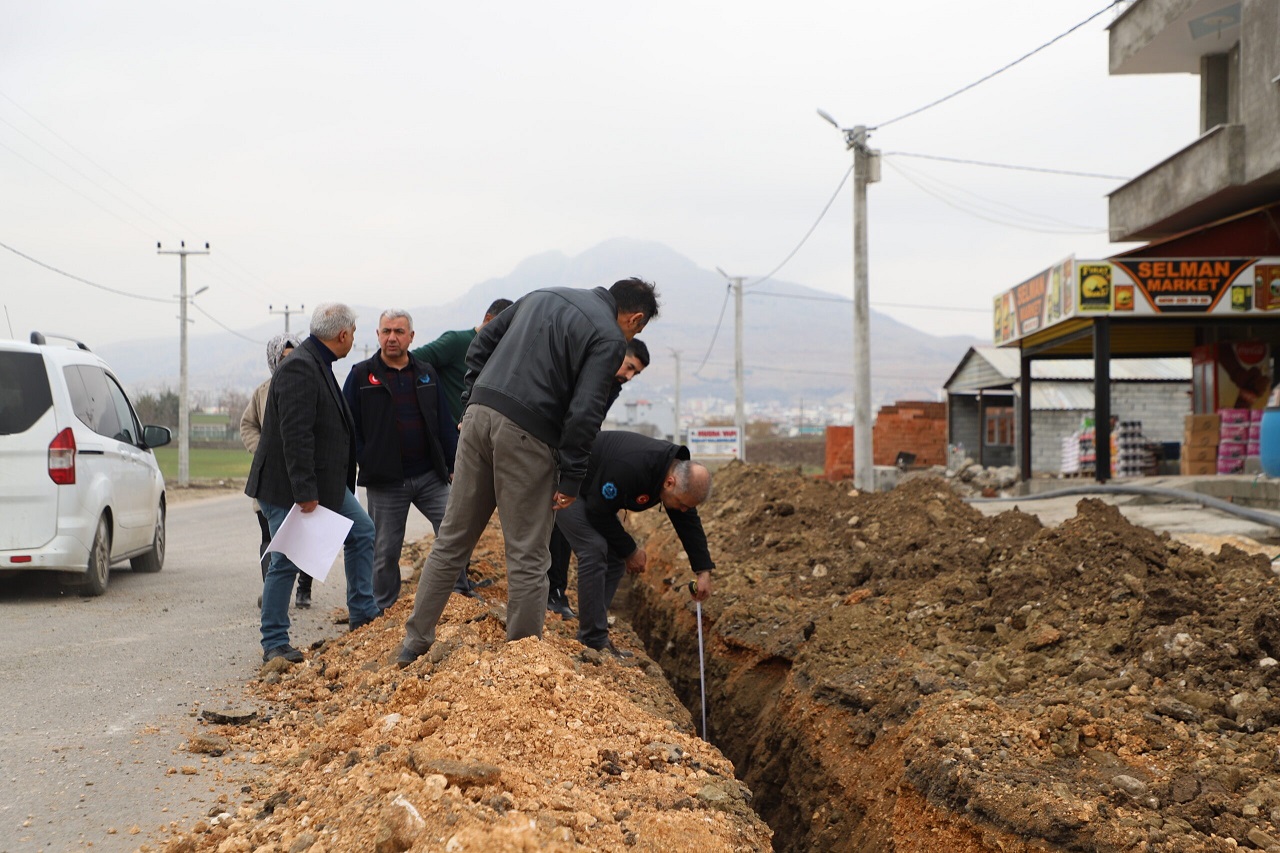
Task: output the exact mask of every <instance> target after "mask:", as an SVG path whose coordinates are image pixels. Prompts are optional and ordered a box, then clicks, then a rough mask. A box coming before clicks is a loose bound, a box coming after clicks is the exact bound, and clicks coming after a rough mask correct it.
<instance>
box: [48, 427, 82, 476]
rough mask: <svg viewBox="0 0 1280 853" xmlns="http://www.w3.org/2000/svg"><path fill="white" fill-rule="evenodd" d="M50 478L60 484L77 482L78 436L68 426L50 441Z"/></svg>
mask: <svg viewBox="0 0 1280 853" xmlns="http://www.w3.org/2000/svg"><path fill="white" fill-rule="evenodd" d="M49 479H50V480H53V482H55V483H57V484H58V485H59V486H73V485H75V482H76V437H75V434H74V433H72V432H71V427H67V428H66V429H64V430H63V431H62V432H60V433H58V435H57V436H56V437H55V438H54V439H53V441H51V442H49Z"/></svg>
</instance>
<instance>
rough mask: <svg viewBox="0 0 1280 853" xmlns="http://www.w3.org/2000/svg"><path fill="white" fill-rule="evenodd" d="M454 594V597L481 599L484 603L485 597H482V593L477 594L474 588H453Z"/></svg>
mask: <svg viewBox="0 0 1280 853" xmlns="http://www.w3.org/2000/svg"><path fill="white" fill-rule="evenodd" d="M453 594H454V595H465V596H466V597H467V598H478V599H480V600H481V601H484V596H483V595H481V594H480V593H478V592H476V589H475V587H472V588H471V589H458V588H457V587H456V586H455V587H454V588H453Z"/></svg>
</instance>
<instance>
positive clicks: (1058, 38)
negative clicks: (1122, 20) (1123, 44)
mask: <svg viewBox="0 0 1280 853" xmlns="http://www.w3.org/2000/svg"><path fill="white" fill-rule="evenodd" d="M1121 1H1122V0H1112V2H1110V3H1108V4H1107V5H1106V6H1105V7H1103V8H1102V9H1099V10H1098V11H1097V12H1094V13H1093V14H1092V15H1090V16H1089V17H1087V18H1085V19H1084V20H1083V21H1081V22H1080V23H1078V24H1076V25H1075V26H1074V27H1072V28H1071V29H1069V30H1067V31H1066V32H1064V33H1060V34H1059V35H1056V36H1054V37H1053V38H1051V39H1049V41H1047V42H1045V43H1044V44H1042V45H1040V46H1039V47H1037V48H1036V49H1035V50H1033V51H1031V52H1030V53H1025V54H1023V55H1022V56H1020V57H1018V58H1017V59H1015V60H1013V62H1010V63H1008V64H1007V65H1004V66H1002V67H1000V68H997V69H996V70H995V71H992V72H991V73H990V74H988V75H987V76H985V77H983V78H981V79H979V80H975V81H973V82H972V83H970V84H969V85H968V86H965V87H963V88H960V89H957V90H955V91H954V92H952V93H951V94H950V95H945V96H943V97H941V98H938V99H937V100H936V101H930V102H929V103H927V104H925V105H924V106H922V107H916V108H915V109H914V110H911V112H907V113H903V114H902V115H900V116H898V117H897V118H891V119H889V120H888V121H882V122H880V124H877V125H872V126H871V127H869V128H867V129H868V130H878V129H880V128H883V127H888V126H889V125H891V124H893V123H894V122H898V121H902V120H903V119H905V118H910V117H911V116H914V115H919V114H920V113H922V112H924V111H925V110H927V109H930V108H932V107H936V106H937V105H938V104H941V103H944V102H946V101H949V100H951V99H952V98H954V97H955V96H957V95H961V94H964V93H965V92H967V91H969V90H970V89H972V88H974V87H975V86H979V85H981V84H983V83H985V82H987V81H988V80H990V79H991V78H992V77H995V76H996V75H998V74H1002V73H1004V72H1005V71H1008V70H1009V69H1010V68H1012V67H1014V66H1015V65H1017V64H1018V63H1020V62H1022V61H1023V60H1026V59H1030V58H1031V57H1033V56H1035V55H1036V54H1037V53H1039V52H1040V51H1042V50H1044V49H1045V48H1047V47H1049V46H1050V45H1052V44H1054V43H1055V42H1058V41H1061V40H1062V39H1064V38H1066V37H1067V36H1069V35H1071V34H1072V33H1074V32H1075V31H1076V30H1078V29H1080V28H1081V27H1083V26H1084V25H1085V24H1088V23H1089V22H1090V21H1092V20H1093V19H1095V18H1097V17H1100V16H1101V15H1103V14H1105V13H1106V12H1107V11H1108V10H1109V9H1111V8H1112V7H1113V6H1116V5H1117V4H1119V3H1120V2H1121Z"/></svg>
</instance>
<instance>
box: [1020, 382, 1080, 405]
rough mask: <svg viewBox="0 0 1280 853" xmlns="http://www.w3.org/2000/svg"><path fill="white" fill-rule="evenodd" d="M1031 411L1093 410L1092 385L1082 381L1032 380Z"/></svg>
mask: <svg viewBox="0 0 1280 853" xmlns="http://www.w3.org/2000/svg"><path fill="white" fill-rule="evenodd" d="M1031 408H1032V410H1033V411H1046V410H1052V411H1068V412H1070V411H1076V410H1081V411H1090V412H1091V411H1093V385H1092V384H1085V383H1082V382H1034V383H1033V384H1032V385H1031Z"/></svg>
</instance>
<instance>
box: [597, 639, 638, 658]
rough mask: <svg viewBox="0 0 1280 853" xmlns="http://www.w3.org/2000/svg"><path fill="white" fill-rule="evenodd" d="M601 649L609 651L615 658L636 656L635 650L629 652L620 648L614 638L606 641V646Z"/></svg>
mask: <svg viewBox="0 0 1280 853" xmlns="http://www.w3.org/2000/svg"><path fill="white" fill-rule="evenodd" d="M600 651H602V652H608V653H609V654H611V655H613V656H614V657H615V658H619V659H620V660H626V659H627V658H633V657H635V656H636V653H635V652H628V651H624V650H623V649H620V648H618V647H617V646H615V645H614V644H613V641H612V640H610V641H609V642H607V643H605V646H604V648H603V649H601V650H600Z"/></svg>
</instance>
